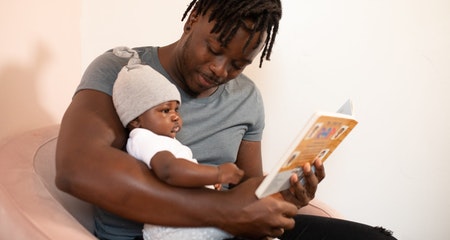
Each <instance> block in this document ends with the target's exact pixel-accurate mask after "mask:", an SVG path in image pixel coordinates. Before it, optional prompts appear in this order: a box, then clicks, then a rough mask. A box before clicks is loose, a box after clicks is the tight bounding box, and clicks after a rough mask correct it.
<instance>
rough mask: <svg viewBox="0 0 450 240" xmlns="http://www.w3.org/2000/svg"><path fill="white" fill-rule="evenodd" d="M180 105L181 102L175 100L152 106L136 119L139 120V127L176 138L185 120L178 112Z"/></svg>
mask: <svg viewBox="0 0 450 240" xmlns="http://www.w3.org/2000/svg"><path fill="white" fill-rule="evenodd" d="M179 106H180V104H179V102H178V101H175V100H174V101H168V102H164V103H161V104H158V105H156V106H154V107H152V108H150V109H149V110H147V111H146V112H144V113H143V114H141V115H140V116H139V117H138V118H137V119H136V121H138V122H139V126H138V127H141V128H146V129H149V130H150V131H152V132H154V133H156V134H158V135H163V136H167V137H171V138H174V137H175V136H176V134H177V133H178V132H179V131H180V130H181V127H182V125H183V120H182V119H181V116H180V114H179V113H178V107H179Z"/></svg>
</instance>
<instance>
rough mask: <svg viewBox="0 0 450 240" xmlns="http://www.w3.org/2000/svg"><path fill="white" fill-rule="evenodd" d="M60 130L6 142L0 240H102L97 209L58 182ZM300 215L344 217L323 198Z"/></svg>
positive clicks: (0, 161) (0, 153) (0, 177)
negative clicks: (98, 236) (95, 214)
mask: <svg viewBox="0 0 450 240" xmlns="http://www.w3.org/2000/svg"><path fill="white" fill-rule="evenodd" d="M58 130H59V125H53V126H49V127H45V128H40V129H35V130H32V131H29V132H26V133H23V134H20V135H18V136H14V137H11V138H7V139H4V140H2V141H1V142H0V239H15V240H20V239H35V240H40V239H58V240H59V239H65V240H71V239H74V240H85V239H86V240H87V239H96V238H95V237H94V236H93V235H92V230H93V219H92V206H91V205H90V204H89V203H86V202H84V201H81V200H79V199H77V198H74V197H72V196H71V195H68V194H66V193H64V192H61V191H59V190H58V189H57V188H56V186H55V184H54V178H55V164H54V160H55V148H56V139H57V136H58ZM300 212H301V213H303V214H312V215H320V216H328V217H340V215H339V214H338V213H337V212H336V211H334V210H333V209H331V208H329V207H328V206H326V205H325V204H323V203H321V202H319V201H318V200H314V201H312V202H311V203H310V205H309V206H307V207H305V208H302V209H301V210H300Z"/></svg>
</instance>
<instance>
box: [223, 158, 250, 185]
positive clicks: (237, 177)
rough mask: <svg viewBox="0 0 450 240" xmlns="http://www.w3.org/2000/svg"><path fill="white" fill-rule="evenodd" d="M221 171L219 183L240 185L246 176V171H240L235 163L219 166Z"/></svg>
mask: <svg viewBox="0 0 450 240" xmlns="http://www.w3.org/2000/svg"><path fill="white" fill-rule="evenodd" d="M217 168H218V169H219V173H218V177H217V179H218V180H219V183H232V184H238V183H239V181H241V179H242V177H243V176H244V171H242V170H241V169H239V168H238V167H237V166H236V164H234V163H224V164H221V165H219V166H217Z"/></svg>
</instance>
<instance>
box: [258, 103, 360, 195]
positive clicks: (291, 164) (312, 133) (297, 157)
mask: <svg viewBox="0 0 450 240" xmlns="http://www.w3.org/2000/svg"><path fill="white" fill-rule="evenodd" d="M357 123H358V121H357V120H356V119H355V118H354V117H353V104H352V101H351V100H347V102H345V103H344V105H342V107H341V108H340V109H339V110H338V111H337V112H336V113H332V112H331V113H330V112H316V113H314V114H313V115H312V117H311V118H310V119H309V121H308V122H307V124H306V125H305V126H304V128H303V129H302V131H301V132H300V133H299V135H298V136H297V137H296V138H295V140H294V142H293V144H292V145H291V146H290V148H289V149H288V151H287V152H286V154H285V155H284V156H283V158H281V159H280V161H279V162H277V163H276V164H275V166H274V168H273V169H272V171H271V172H269V174H268V175H267V176H266V177H265V178H264V180H263V181H262V183H261V184H260V185H259V187H258V188H257V189H256V192H255V193H256V196H257V197H258V198H263V197H266V196H269V195H271V194H274V193H277V192H280V191H282V190H285V189H288V188H289V187H290V181H289V179H290V177H291V176H292V174H293V173H295V174H297V175H298V177H299V180H300V181H301V182H302V183H304V178H303V170H302V166H303V165H304V164H305V163H307V162H309V163H311V164H312V163H313V162H314V161H315V160H316V159H321V160H322V162H324V161H325V160H326V159H327V158H328V156H330V154H331V153H332V152H333V151H334V150H335V149H336V148H337V146H338V145H339V144H340V143H341V142H342V140H344V138H345V137H346V136H347V135H348V134H349V133H350V131H351V130H352V129H353V128H354V127H355V126H356V124H357ZM312 170H314V169H312Z"/></svg>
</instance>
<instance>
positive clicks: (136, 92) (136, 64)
mask: <svg viewBox="0 0 450 240" xmlns="http://www.w3.org/2000/svg"><path fill="white" fill-rule="evenodd" d="M113 53H114V54H115V55H117V56H119V57H123V58H130V60H129V61H128V65H127V66H125V67H123V68H122V70H121V71H120V72H119V74H118V76H117V79H116V82H115V83H114V87H113V93H112V98H113V102H114V107H115V108H116V111H117V114H118V115H119V118H120V121H121V122H122V124H123V126H124V127H126V126H127V125H128V123H130V122H131V121H132V120H134V119H135V118H137V117H138V116H139V115H141V114H142V113H144V112H145V111H147V110H148V109H150V108H152V107H154V106H156V105H158V104H161V103H163V102H167V101H172V100H176V101H178V102H180V103H181V97H180V93H179V92H178V89H177V88H176V87H175V85H173V84H172V83H171V82H170V81H169V80H168V79H166V78H165V77H164V76H163V75H161V74H160V73H159V72H157V71H156V70H154V69H153V68H151V67H150V66H148V65H142V64H140V63H141V60H140V59H139V55H138V53H137V52H136V51H135V50H132V49H130V48H127V47H118V48H115V49H114V50H113Z"/></svg>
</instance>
